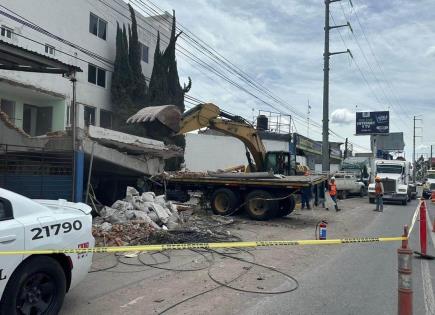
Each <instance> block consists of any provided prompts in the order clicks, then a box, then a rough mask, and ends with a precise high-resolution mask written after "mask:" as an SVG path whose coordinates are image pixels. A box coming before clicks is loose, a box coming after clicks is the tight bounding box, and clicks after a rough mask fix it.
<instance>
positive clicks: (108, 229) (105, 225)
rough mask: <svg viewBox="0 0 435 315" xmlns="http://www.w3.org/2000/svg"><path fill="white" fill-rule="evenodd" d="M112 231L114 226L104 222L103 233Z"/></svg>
mask: <svg viewBox="0 0 435 315" xmlns="http://www.w3.org/2000/svg"><path fill="white" fill-rule="evenodd" d="M111 229H112V224H110V223H109V222H104V223H103V224H101V231H103V232H110V230H111Z"/></svg>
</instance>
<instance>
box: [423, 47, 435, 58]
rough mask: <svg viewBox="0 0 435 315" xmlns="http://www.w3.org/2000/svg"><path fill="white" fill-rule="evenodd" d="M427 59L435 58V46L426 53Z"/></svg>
mask: <svg viewBox="0 0 435 315" xmlns="http://www.w3.org/2000/svg"><path fill="white" fill-rule="evenodd" d="M425 56H426V57H435V46H430V47H429V48H428V49H427V50H426V53H425Z"/></svg>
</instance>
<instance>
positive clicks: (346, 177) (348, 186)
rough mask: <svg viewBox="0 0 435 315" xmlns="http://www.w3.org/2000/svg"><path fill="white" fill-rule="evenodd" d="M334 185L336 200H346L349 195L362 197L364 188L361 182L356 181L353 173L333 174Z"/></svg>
mask: <svg viewBox="0 0 435 315" xmlns="http://www.w3.org/2000/svg"><path fill="white" fill-rule="evenodd" d="M334 177H335V183H336V185H337V194H338V198H340V199H346V198H347V196H349V195H358V196H360V197H364V196H365V194H366V186H365V185H364V183H363V182H361V181H358V178H356V176H355V174H353V173H343V172H339V173H335V174H334Z"/></svg>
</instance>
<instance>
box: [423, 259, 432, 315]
mask: <svg viewBox="0 0 435 315" xmlns="http://www.w3.org/2000/svg"><path fill="white" fill-rule="evenodd" d="M421 277H422V279H423V295H424V308H425V309H426V315H434V314H435V297H434V295H433V289H432V278H431V276H430V271H429V263H428V262H427V260H424V259H422V260H421Z"/></svg>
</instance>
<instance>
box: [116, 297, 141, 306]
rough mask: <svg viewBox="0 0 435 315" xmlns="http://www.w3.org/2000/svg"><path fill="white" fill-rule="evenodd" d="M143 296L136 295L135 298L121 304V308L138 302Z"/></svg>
mask: <svg viewBox="0 0 435 315" xmlns="http://www.w3.org/2000/svg"><path fill="white" fill-rule="evenodd" d="M144 298H145V295H142V296H138V297H137V298H135V299H133V300H131V301H130V302H128V303H127V304H124V305H121V308H125V307H127V306H130V305H134V304H136V303H137V302H139V301H140V300H142V299H144Z"/></svg>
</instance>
